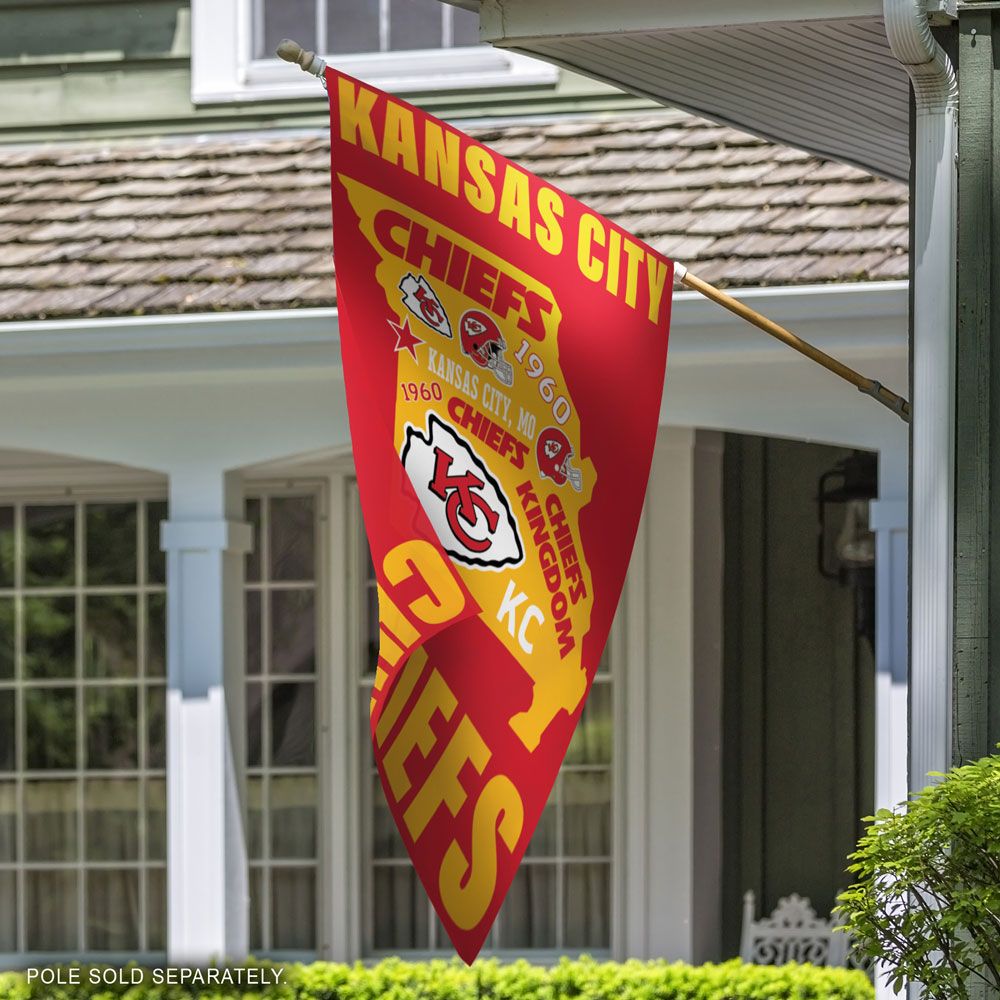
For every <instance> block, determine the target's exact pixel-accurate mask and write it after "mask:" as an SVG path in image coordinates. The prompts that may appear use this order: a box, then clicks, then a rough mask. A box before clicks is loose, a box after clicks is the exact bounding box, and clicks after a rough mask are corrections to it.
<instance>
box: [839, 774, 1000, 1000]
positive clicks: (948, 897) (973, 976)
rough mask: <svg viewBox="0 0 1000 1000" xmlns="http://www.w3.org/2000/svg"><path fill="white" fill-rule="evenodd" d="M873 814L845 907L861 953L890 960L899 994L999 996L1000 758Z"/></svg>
mask: <svg viewBox="0 0 1000 1000" xmlns="http://www.w3.org/2000/svg"><path fill="white" fill-rule="evenodd" d="M936 777H940V778H942V781H941V782H940V784H937V785H931V786H930V787H929V788H925V789H924V790H923V791H922V792H920V793H918V794H917V795H915V796H913V798H912V800H911V801H910V802H909V803H908V804H906V803H904V804H903V805H901V806H899V807H897V810H895V811H890V810H887V809H883V810H882V811H880V812H879V813H878V814H876V815H875V816H874V817H869V824H870V825H869V826H868V828H867V829H866V831H865V833H864V835H863V837H862V838H861V841H860V842H859V844H858V850H857V853H855V854H853V855H851V859H852V861H853V864H852V865H851V866H850V869H849V870H850V871H851V872H853V874H854V878H855V879H856V882H855V884H854V885H852V886H851V888H850V889H849V890H848V891H847V892H845V893H843V894H842V895H841V897H840V904H841V905H840V907H839V910H840V912H841V914H842V915H843V917H844V920H845V923H846V925H847V927H848V928H849V929H850V931H851V932H852V933H853V935H854V940H855V946H856V947H857V948H858V950H859V951H861V952H862V953H864V954H867V955H869V956H871V957H872V958H876V959H879V960H880V961H882V962H884V963H885V964H886V965H887V966H888V967H889V968H890V969H891V971H892V985H893V987H894V988H895V989H896V990H897V991H898V990H899V988H900V987H901V986H902V984H903V982H904V981H906V980H908V981H911V982H916V983H921V984H922V985H923V986H924V994H925V995H926V996H928V997H934V998H935V1000H968V998H969V997H970V995H979V994H978V990H979V989H981V988H982V986H983V985H985V986H987V987H988V988H992V990H1000V756H993V757H984V758H983V759H982V760H980V761H976V762H975V763H973V764H968V765H966V766H964V767H957V768H953V769H952V770H951V771H949V772H948V774H947V775H936Z"/></svg>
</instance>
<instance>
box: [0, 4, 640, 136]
mask: <svg viewBox="0 0 1000 1000" xmlns="http://www.w3.org/2000/svg"><path fill="white" fill-rule="evenodd" d="M190 50H191V19H190V0H141V2H124V0H58V2H56V0H34V2H24V0H20V2H12V0H0V141H3V142H24V141H36V140H51V139H67V138H96V137H102V136H119V135H145V134H160V133H165V132H203V131H209V130H234V129H238V130H254V129H258V128H316V127H321V126H322V125H323V124H324V123H325V120H326V112H325V107H324V102H323V101H322V99H321V93H320V91H319V90H318V89H317V95H316V100H312V101H310V100H293V101H266V102H257V101H254V102H245V103H234V104H216V105H208V106H199V107H195V106H194V105H193V104H192V103H191V93H190V92H191V74H190ZM408 97H409V98H410V99H411V100H413V102H414V103H416V104H419V105H421V106H423V107H426V108H428V109H429V110H432V111H433V112H434V113H435V114H437V115H439V116H441V117H444V118H487V117H489V118H504V117H509V116H515V115H518V116H520V115H550V114H561V113H572V112H582V111H607V112H612V111H619V110H629V109H637V108H642V107H648V106H649V105H648V103H647V102H643V101H640V100H638V99H637V98H634V97H631V96H628V95H625V94H623V93H621V92H620V91H617V90H613V89H612V88H609V87H605V86H603V85H601V84H598V83H595V82H593V81H591V80H587V79H585V78H583V77H580V76H576V75H575V74H571V73H561V74H560V79H559V82H558V84H556V85H555V86H548V87H525V88H500V89H489V90H480V91H451V92H438V93H425V94H417V95H408Z"/></svg>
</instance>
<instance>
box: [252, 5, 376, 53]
mask: <svg viewBox="0 0 1000 1000" xmlns="http://www.w3.org/2000/svg"><path fill="white" fill-rule="evenodd" d="M357 2H358V0H354V3H357ZM261 7H262V8H263V11H262V14H263V16H262V17H261V29H262V31H263V35H262V37H261V38H259V39H258V40H257V46H256V52H255V57H256V58H257V59H270V58H273V56H274V50H275V49H276V48H277V46H278V42H280V41H281V40H282V38H294V39H296V40H297V41H299V42H301V43H302V45H303V46H304V47H305V48H307V49H311V48H315V46H316V0H261Z"/></svg>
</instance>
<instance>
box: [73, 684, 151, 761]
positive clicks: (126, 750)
mask: <svg viewBox="0 0 1000 1000" xmlns="http://www.w3.org/2000/svg"><path fill="white" fill-rule="evenodd" d="M136 695H137V692H136V689H135V688H133V687H92V688H87V689H86V691H85V693H84V712H85V725H86V727H87V730H86V740H87V767H88V768H90V769H91V770H96V769H100V768H116V769H119V768H120V769H125V770H132V769H134V768H136V767H138V766H139V754H138V743H137V735H138V734H137V729H138V726H137V719H136V715H137V697H136Z"/></svg>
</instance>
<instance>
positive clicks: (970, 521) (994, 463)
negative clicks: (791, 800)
mask: <svg viewBox="0 0 1000 1000" xmlns="http://www.w3.org/2000/svg"><path fill="white" fill-rule="evenodd" d="M998 57H1000V14H998V13H997V12H995V11H991V10H983V11H981V12H980V11H974V10H967V11H966V10H963V11H962V13H961V15H960V17H959V38H958V67H959V157H958V331H957V340H956V348H957V356H956V384H957V386H958V392H957V394H956V438H955V635H954V643H955V657H954V663H953V670H954V682H953V683H954V692H953V710H954V730H953V747H952V755H953V758H954V762H955V763H956V764H961V763H965V762H966V761H969V760H974V759H976V758H977V757H982V756H984V755H986V754H988V753H991V752H992V751H993V750H994V748H995V747H996V745H997V742H998V741H1000V218H998V214H997V213H998V209H1000V68H998ZM994 473H996V475H997V479H994V478H993V477H994Z"/></svg>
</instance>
